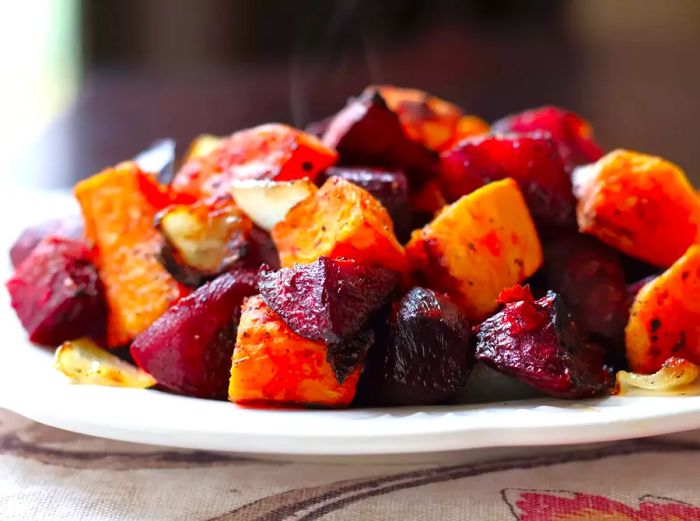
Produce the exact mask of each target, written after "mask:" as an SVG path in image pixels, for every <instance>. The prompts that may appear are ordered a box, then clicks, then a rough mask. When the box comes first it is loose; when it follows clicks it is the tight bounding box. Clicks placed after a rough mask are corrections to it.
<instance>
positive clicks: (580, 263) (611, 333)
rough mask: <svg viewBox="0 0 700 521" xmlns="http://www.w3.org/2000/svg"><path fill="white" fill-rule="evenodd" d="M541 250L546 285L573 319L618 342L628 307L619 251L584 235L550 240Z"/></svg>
mask: <svg viewBox="0 0 700 521" xmlns="http://www.w3.org/2000/svg"><path fill="white" fill-rule="evenodd" d="M544 252H545V262H544V267H543V272H544V276H545V280H546V284H547V287H548V288H549V289H551V290H553V291H555V292H556V293H558V294H559V295H560V296H561V298H562V299H563V300H564V302H565V303H566V306H567V309H568V310H569V311H570V312H571V314H572V316H573V317H574V319H575V320H576V323H577V324H578V325H579V326H580V327H581V329H583V330H584V331H586V332H588V333H591V334H594V335H597V336H600V337H603V338H605V339H609V340H615V341H619V342H620V345H621V344H622V341H623V339H624V330H625V325H626V324H627V319H628V318H629V310H628V306H627V302H626V300H627V290H626V287H625V272H624V270H623V269H622V264H621V262H620V256H619V255H618V253H617V252H616V251H615V250H613V249H612V248H609V247H608V246H605V245H604V244H602V243H601V242H599V241H597V240H596V239H594V238H592V237H587V236H584V235H575V236H571V237H567V238H564V239H560V240H556V241H553V242H551V243H549V244H547V245H546V246H545V249H544Z"/></svg>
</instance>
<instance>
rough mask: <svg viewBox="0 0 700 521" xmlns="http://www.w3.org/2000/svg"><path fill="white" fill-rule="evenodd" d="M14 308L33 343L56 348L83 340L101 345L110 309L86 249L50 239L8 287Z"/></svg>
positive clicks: (44, 241)
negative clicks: (77, 339) (74, 340)
mask: <svg viewBox="0 0 700 521" xmlns="http://www.w3.org/2000/svg"><path fill="white" fill-rule="evenodd" d="M7 290H8V291H9V293H10V297H11V299H12V307H13V308H14V309H15V311H16V312H17V316H18V317H19V319H20V321H21V322H22V326H24V329H26V330H27V333H29V339H30V340H31V341H32V342H36V343H38V344H45V345H53V346H57V345H59V344H60V343H62V342H64V341H66V340H73V339H76V338H79V337H81V336H92V337H93V338H96V339H100V338H101V336H102V334H103V333H104V328H105V323H106V305H105V301H104V295H103V292H102V285H101V283H100V279H99V277H98V275H97V270H96V269H95V266H94V265H93V264H92V262H91V260H90V252H89V250H88V248H87V246H86V245H85V244H84V243H83V242H81V241H76V240H73V239H66V238H64V237H54V236H49V237H46V238H44V239H43V240H42V241H41V242H40V243H39V244H38V245H37V246H36V248H34V249H33V251H32V252H31V254H30V255H29V257H27V258H26V259H24V261H23V262H22V263H21V264H20V265H19V267H18V268H17V271H16V272H15V274H14V275H13V277H12V278H11V279H10V280H9V281H8V282H7Z"/></svg>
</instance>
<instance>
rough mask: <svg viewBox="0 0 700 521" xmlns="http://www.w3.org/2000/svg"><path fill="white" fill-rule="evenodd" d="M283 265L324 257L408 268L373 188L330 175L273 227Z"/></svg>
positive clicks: (392, 226) (392, 267)
mask: <svg viewBox="0 0 700 521" xmlns="http://www.w3.org/2000/svg"><path fill="white" fill-rule="evenodd" d="M272 239H273V241H274V242H275V245H276V246H277V250H278V252H279V255H280V262H281V263H282V266H292V265H294V264H308V263H309V262H313V261H315V260H316V259H318V258H319V257H320V256H322V255H325V256H327V257H331V258H338V257H344V258H346V259H353V260H356V261H358V262H364V263H367V264H378V265H381V266H384V267H386V268H389V269H392V270H394V271H397V272H400V273H402V272H404V271H405V269H406V256H405V253H404V251H403V247H402V246H401V244H399V242H398V241H397V240H396V236H395V235H394V225H393V223H392V222H391V217H389V214H388V212H387V211H386V209H385V208H384V207H383V206H382V205H381V203H379V201H377V200H376V199H375V198H374V197H372V195H370V193H369V192H367V191H366V190H364V189H363V188H360V187H359V186H357V185H355V184H353V183H350V182H348V181H346V180H344V179H341V178H339V177H330V178H328V180H327V181H326V182H325V183H324V184H323V186H322V187H321V188H320V189H319V190H318V191H317V192H316V193H315V194H314V195H312V196H310V197H309V198H307V199H305V200H303V201H302V202H300V203H299V204H297V205H296V206H294V207H293V208H292V209H291V210H290V211H289V212H288V213H287V216H286V218H285V220H284V221H282V222H280V223H278V224H277V225H276V226H275V227H274V228H273V229H272Z"/></svg>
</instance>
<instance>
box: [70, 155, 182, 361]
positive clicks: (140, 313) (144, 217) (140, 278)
mask: <svg viewBox="0 0 700 521" xmlns="http://www.w3.org/2000/svg"><path fill="white" fill-rule="evenodd" d="M75 195H76V197H77V198H78V201H79V202H80V206H81V207H82V210H83V216H84V219H85V233H86V236H87V238H88V240H90V241H91V242H92V243H93V244H94V245H95V248H96V259H95V261H96V265H97V269H98V271H99V274H100V279H101V280H102V282H103V283H104V285H105V293H106V297H107V305H108V310H109V312H108V317H107V346H108V347H116V346H120V345H124V344H126V343H128V342H129V341H131V340H132V339H133V338H134V337H135V336H136V335H138V334H139V333H141V332H142V331H144V330H145V329H146V328H147V327H148V326H150V325H151V324H152V323H153V321H154V320H155V319H157V318H158V317H159V316H160V315H162V314H163V312H164V311H165V310H166V309H168V307H169V306H170V305H171V304H172V303H173V302H175V301H176V300H177V299H178V298H180V296H181V295H182V294H183V291H184V290H183V288H182V287H181V286H180V285H179V284H178V283H177V281H176V280H175V279H174V278H173V277H172V276H171V275H170V274H169V273H168V272H167V271H166V269H165V268H164V267H163V266H162V265H161V264H160V262H159V261H158V259H157V255H158V252H159V250H160V241H159V234H158V232H157V231H156V229H155V228H154V227H153V220H154V217H155V214H156V212H157V211H158V210H160V209H162V208H163V207H165V206H167V205H168V204H172V203H174V202H177V199H176V198H173V197H170V196H169V194H168V193H167V191H165V189H163V188H162V187H160V186H158V185H157V183H156V182H155V181H154V180H153V179H152V178H150V177H149V176H148V175H147V174H144V173H143V172H141V171H140V170H139V169H138V167H136V165H135V164H134V163H122V164H120V165H118V166H116V167H115V168H109V169H107V170H105V171H103V172H101V173H99V174H97V175H95V176H93V177H91V178H89V179H86V180H85V181H81V182H80V183H78V184H77V185H76V187H75Z"/></svg>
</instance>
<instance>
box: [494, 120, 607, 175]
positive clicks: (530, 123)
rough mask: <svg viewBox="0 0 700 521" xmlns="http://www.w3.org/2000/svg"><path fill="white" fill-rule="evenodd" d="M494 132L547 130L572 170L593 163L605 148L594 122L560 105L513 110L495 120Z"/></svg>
mask: <svg viewBox="0 0 700 521" xmlns="http://www.w3.org/2000/svg"><path fill="white" fill-rule="evenodd" d="M492 129H493V131H494V132H498V133H504V134H509V133H516V134H527V133H529V132H546V133H547V134H549V136H550V137H551V138H552V140H553V141H554V142H555V143H556V145H557V148H558V149H559V155H560V156H561V158H562V160H563V161H564V165H565V166H566V168H567V170H568V171H571V170H572V169H573V168H574V167H575V166H578V165H584V164H587V163H593V162H595V161H597V160H598V159H600V158H601V157H602V156H603V150H602V149H601V148H600V147H599V146H598V145H597V144H596V143H595V141H593V132H592V130H591V126H590V125H589V124H588V122H587V121H586V120H584V119H583V118H581V116H579V115H577V114H574V113H573V112H569V111H567V110H564V109H560V108H557V107H541V108H538V109H533V110H526V111H525V112H520V113H519V114H513V115H511V116H508V117H506V118H503V119H501V120H499V121H497V122H496V123H494V124H493V127H492Z"/></svg>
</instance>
